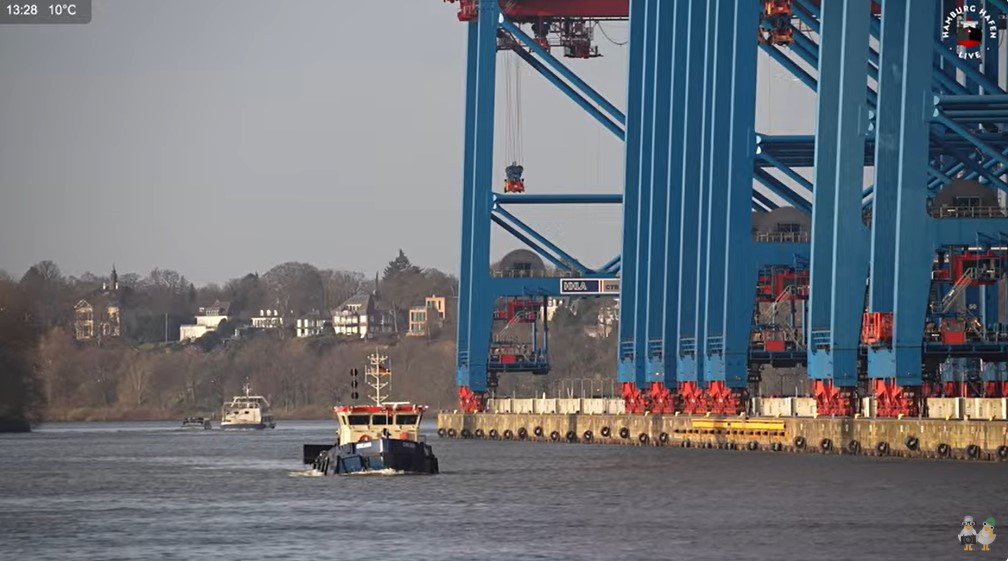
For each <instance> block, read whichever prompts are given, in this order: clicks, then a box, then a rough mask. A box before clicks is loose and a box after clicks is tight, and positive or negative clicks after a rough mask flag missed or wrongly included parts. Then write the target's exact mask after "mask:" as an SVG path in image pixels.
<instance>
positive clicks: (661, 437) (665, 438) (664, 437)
mask: <svg viewBox="0 0 1008 561" xmlns="http://www.w3.org/2000/svg"><path fill="white" fill-rule="evenodd" d="M668 439H669V436H668V433H667V432H663V433H661V434H659V435H658V442H661V443H662V446H664V445H666V444H668Z"/></svg>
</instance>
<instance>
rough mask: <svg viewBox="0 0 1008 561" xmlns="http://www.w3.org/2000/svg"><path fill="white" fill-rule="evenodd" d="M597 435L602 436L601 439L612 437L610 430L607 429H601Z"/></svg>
mask: <svg viewBox="0 0 1008 561" xmlns="http://www.w3.org/2000/svg"><path fill="white" fill-rule="evenodd" d="M599 434H601V435H602V438H609V437H610V436H612V429H610V428H609V427H602V430H600V431H599Z"/></svg>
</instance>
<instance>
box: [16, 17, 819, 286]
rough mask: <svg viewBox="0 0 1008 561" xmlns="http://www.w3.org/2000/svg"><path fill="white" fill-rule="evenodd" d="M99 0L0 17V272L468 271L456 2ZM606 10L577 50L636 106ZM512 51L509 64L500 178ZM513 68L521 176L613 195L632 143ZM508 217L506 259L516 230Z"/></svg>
mask: <svg viewBox="0 0 1008 561" xmlns="http://www.w3.org/2000/svg"><path fill="white" fill-rule="evenodd" d="M93 2H94V5H93V15H92V21H91V23H90V24H87V25H3V26H0V269H3V270H6V271H8V272H9V273H10V274H12V275H14V276H15V277H18V276H20V275H21V274H22V273H23V272H24V271H25V270H26V269H27V268H28V267H30V266H31V265H32V264H33V263H35V262H38V261H40V260H43V259H50V260H53V261H55V262H56V263H58V264H59V265H60V267H61V269H62V270H63V272H64V273H66V274H70V275H80V274H82V273H84V272H86V271H91V272H94V273H104V272H106V271H107V270H109V269H110V268H111V266H112V264H113V263H114V264H115V265H116V267H117V268H118V270H119V271H133V272H138V273H141V274H146V273H147V272H149V271H150V270H151V269H153V268H155V267H161V268H169V269H174V270H176V271H178V272H180V273H182V274H184V275H186V277H188V278H189V280H191V281H192V282H194V283H196V284H197V285H202V284H206V283H211V282H216V283H223V282H225V281H227V280H228V279H230V278H233V277H237V276H241V275H243V274H245V273H248V272H264V271H266V270H268V269H269V268H271V267H272V266H273V265H276V264H279V263H282V262H286V261H303V262H308V263H312V264H314V265H316V266H318V267H320V268H332V269H344V270H357V271H362V272H365V273H367V274H368V275H370V274H373V272H374V271H378V270H380V269H382V268H383V267H384V266H385V264H386V263H387V262H388V261H389V260H391V259H392V258H393V257H395V255H396V254H397V253H398V250H399V249H400V248H401V249H403V250H404V251H405V252H406V254H407V255H408V256H409V257H410V259H411V260H412V261H413V262H414V263H416V264H418V265H421V266H424V267H436V268H438V269H441V270H443V271H447V272H450V273H453V274H457V273H458V269H459V250H460V239H459V238H460V232H461V211H460V207H461V198H462V197H461V177H462V140H463V139H462V137H463V116H464V94H465V32H466V26H465V24H463V23H460V22H459V21H458V20H457V19H456V17H455V13H456V9H457V5H453V4H446V3H443V2H442V1H440V0H385V1H382V2H351V1H349V0H337V1H324V0H292V1H289V2H283V3H277V2H266V1H261V0H217V1H215V2H204V1H197V0H174V1H172V2H163V1H157V2H155V1H149V0H93ZM280 6H282V9H281V8H280ZM604 29H605V31H606V32H607V35H608V36H609V38H610V39H611V41H610V40H609V39H607V38H606V37H603V36H596V40H597V43H598V44H599V47H600V50H601V51H602V53H603V55H604V56H603V57H601V58H598V59H592V60H587V61H584V60H570V59H563V60H564V61H565V63H566V64H567V65H568V66H569V67H570V68H572V69H573V70H574V71H575V72H577V73H578V74H579V75H581V76H582V77H583V78H585V80H587V81H588V82H589V83H591V84H592V86H593V87H595V88H596V89H597V90H598V91H600V92H601V93H602V94H604V95H605V96H606V97H608V98H609V99H610V100H611V101H612V102H613V103H615V104H616V105H617V106H618V107H621V108H622V107H625V105H626V102H625V101H626V91H625V90H626V56H627V47H626V46H625V45H619V44H618V43H622V42H625V40H626V36H627V29H626V24H625V23H619V22H610V23H607V24H605V25H604ZM513 56H514V55H511V54H507V55H504V54H501V55H499V63H498V74H499V76H500V79H499V80H498V96H497V97H498V103H497V109H498V126H497V138H498V139H499V140H500V142H498V147H497V149H496V152H495V171H494V178H495V181H498V180H499V181H500V182H501V183H502V182H503V178H504V172H503V168H504V166H505V165H506V164H507V163H509V162H505V158H506V156H509V155H510V154H508V150H507V149H506V145H507V144H508V143H507V142H506V140H508V139H507V138H506V134H505V126H504V123H505V122H506V119H508V118H511V119H515V118H518V116H517V114H516V112H515V111H512V112H511V113H510V114H508V113H507V111H506V105H507V104H506V103H505V102H504V100H505V86H506V83H507V80H505V79H504V78H505V76H507V75H513V73H514V72H515V70H514V68H515V66H516V65H512V64H510V63H508V62H507V61H506V60H505V57H513ZM518 68H519V70H517V71H518V72H520V73H521V78H520V82H521V92H520V96H521V100H522V103H521V107H522V109H521V114H520V119H521V123H522V131H523V132H522V137H521V143H520V146H521V153H522V156H523V158H522V162H521V163H522V164H523V165H524V166H525V186H526V192H527V193H574V192H586V193H618V192H621V191H622V176H623V146H622V143H621V142H619V141H618V140H617V139H616V137H615V136H614V135H612V133H610V132H608V131H607V130H605V129H604V128H602V127H601V126H599V125H598V124H597V123H595V122H594V121H593V120H592V119H591V118H590V117H589V116H588V115H587V114H586V113H584V111H583V110H581V109H580V108H578V107H577V106H576V105H574V104H573V103H572V102H571V101H570V100H569V99H567V98H566V97H565V96H564V95H563V94H562V93H560V92H559V91H558V90H556V89H555V88H554V87H552V86H551V85H550V84H548V83H547V82H546V81H545V80H544V79H542V78H541V77H539V76H538V75H535V74H534V71H532V70H531V69H529V68H527V67H520V66H518ZM759 75H760V78H759V79H760V83H759V87H758V96H757V127H758V128H759V129H760V130H763V131H769V132H776V133H783V134H786V133H811V132H812V130H813V123H814V118H815V114H814V110H815V105H814V98H813V97H812V95H811V93H810V92H809V91H808V90H807V88H805V86H804V85H802V84H801V83H800V82H797V81H795V80H794V79H793V78H791V77H790V76H789V75H787V74H786V73H785V72H784V71H783V70H782V69H781V68H780V67H777V66H774V65H771V64H768V61H767V59H766V58H765V57H763V55H761V60H760V70H759ZM509 115H510V117H509ZM495 189H496V190H500V189H499V185H496V184H495ZM514 208H515V213H516V214H517V215H518V216H519V217H520V218H522V219H523V220H524V221H525V222H527V223H529V224H530V225H532V226H534V227H536V228H537V229H538V230H540V231H541V232H542V233H543V234H545V235H547V236H548V237H549V238H550V239H551V240H552V241H554V242H556V243H557V244H558V245H560V246H561V247H563V248H564V249H565V250H567V251H568V252H569V253H571V254H573V255H575V256H576V257H578V258H579V259H581V260H582V261H584V262H586V263H587V264H589V265H601V264H603V263H605V262H607V261H608V260H609V259H610V258H612V257H613V256H615V255H617V254H618V253H619V249H620V235H621V232H620V224H621V212H622V211H621V209H620V207H619V206H618V205H613V206H583V207H557V206H550V207H539V208H535V207H530V206H523V207H520V208H518V207H514ZM495 230H496V231H495V232H494V234H493V244H492V253H493V257H494V259H497V258H499V257H501V256H502V255H503V254H504V253H506V252H507V251H509V250H511V249H514V248H517V247H521V244H520V242H517V241H515V240H514V239H513V238H510V236H509V235H508V234H507V233H506V232H503V231H501V230H500V229H498V228H495Z"/></svg>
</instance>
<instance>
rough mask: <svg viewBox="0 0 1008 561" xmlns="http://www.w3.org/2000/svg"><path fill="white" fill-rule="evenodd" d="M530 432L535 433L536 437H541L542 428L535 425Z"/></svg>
mask: <svg viewBox="0 0 1008 561" xmlns="http://www.w3.org/2000/svg"><path fill="white" fill-rule="evenodd" d="M532 434H534V435H536V438H542V435H543V430H542V427H536V428H535V429H533V430H532Z"/></svg>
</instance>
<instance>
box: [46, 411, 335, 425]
mask: <svg viewBox="0 0 1008 561" xmlns="http://www.w3.org/2000/svg"><path fill="white" fill-rule="evenodd" d="M199 416H203V417H208V418H209V419H211V420H214V421H215V420H219V417H220V415H219V414H217V413H211V414H207V413H199V412H189V413H185V412H177V411H168V410H149V409H147V410H129V411H119V410H106V409H71V410H66V411H49V412H46V414H45V415H44V416H43V419H42V421H40V422H38V423H35V424H34V425H33V426H38V425H42V424H46V423H104V422H153V421H162V422H167V421H178V422H181V421H182V419H185V418H186V417H199ZM273 418H274V419H276V420H277V421H290V420H303V421H325V420H331V419H333V416H332V412H331V410H330V409H328V408H319V407H304V408H298V409H292V410H290V411H283V412H278V411H274V412H273Z"/></svg>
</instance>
